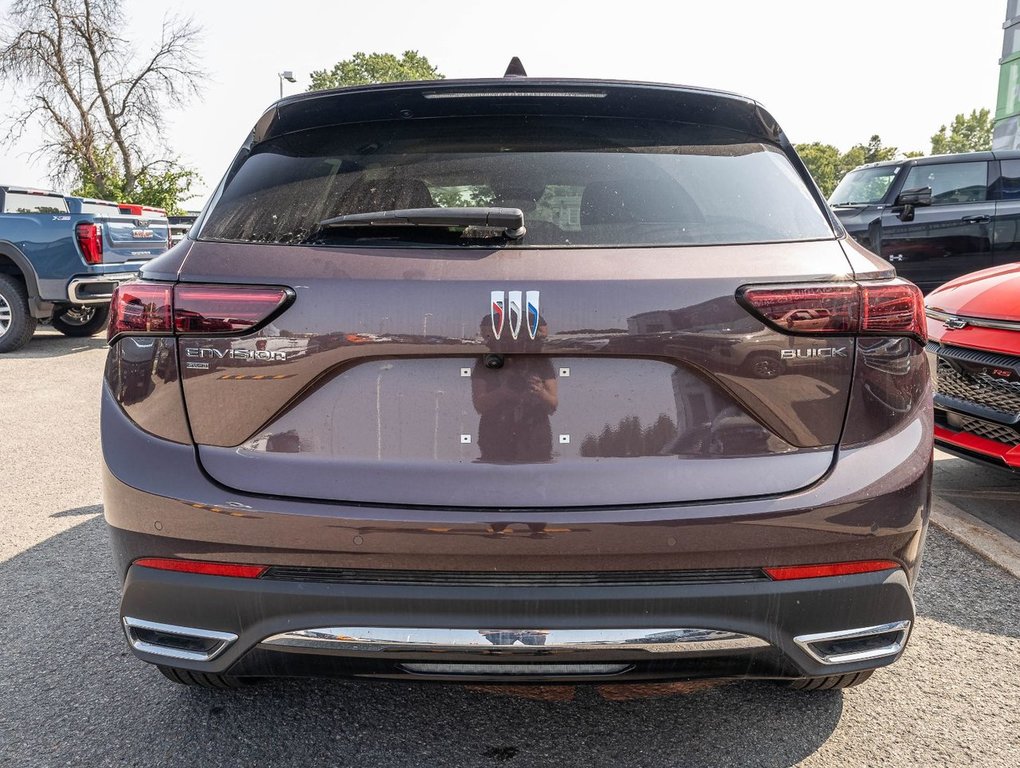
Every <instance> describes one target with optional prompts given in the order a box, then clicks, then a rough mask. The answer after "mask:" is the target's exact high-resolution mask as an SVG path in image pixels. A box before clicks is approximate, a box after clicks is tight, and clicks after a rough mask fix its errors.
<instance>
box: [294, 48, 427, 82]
mask: <svg viewBox="0 0 1020 768" xmlns="http://www.w3.org/2000/svg"><path fill="white" fill-rule="evenodd" d="M442 79H443V75H442V74H441V73H440V72H439V70H438V69H436V68H435V67H434V66H433V65H432V63H431V62H430V61H429V60H428V59H427V58H425V57H424V56H422V55H421V54H420V53H418V51H404V55H403V56H401V57H400V58H399V59H398V58H397V57H396V56H394V55H393V54H392V53H363V52H361V51H358V52H357V53H355V54H354V55H353V56H352V57H351V58H349V59H344V60H343V61H338V62H337V63H336V64H334V65H333V69H330V70H325V69H320V70H317V71H315V72H312V84H311V85H310V86H309V87H308V90H310V91H322V90H325V89H327V88H343V87H345V86H349V85H370V84H371V83H395V82H398V81H401V80H442Z"/></svg>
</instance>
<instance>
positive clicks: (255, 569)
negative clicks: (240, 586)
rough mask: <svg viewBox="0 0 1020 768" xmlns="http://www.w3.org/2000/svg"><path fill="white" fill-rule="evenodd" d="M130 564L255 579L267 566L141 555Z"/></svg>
mask: <svg viewBox="0 0 1020 768" xmlns="http://www.w3.org/2000/svg"><path fill="white" fill-rule="evenodd" d="M132 565H138V566H141V567H142V568H155V569H156V570H158V571H181V572H183V573H200V574H202V575H204V576H233V577H235V578H238V579H257V578H258V577H259V576H261V575H262V574H263V573H264V572H265V571H266V569H267V568H268V567H269V566H266V565H243V564H240V563H209V562H205V561H204V560H178V559H176V558H171V557H142V558H139V559H138V560H135V561H134V563H132Z"/></svg>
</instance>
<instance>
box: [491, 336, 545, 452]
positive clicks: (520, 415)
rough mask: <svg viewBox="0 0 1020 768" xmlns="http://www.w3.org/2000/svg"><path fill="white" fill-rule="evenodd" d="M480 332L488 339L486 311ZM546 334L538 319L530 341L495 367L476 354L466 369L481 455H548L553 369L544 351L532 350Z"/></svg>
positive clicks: (538, 348) (537, 346)
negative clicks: (470, 370)
mask: <svg viewBox="0 0 1020 768" xmlns="http://www.w3.org/2000/svg"><path fill="white" fill-rule="evenodd" d="M481 330H482V336H483V337H484V338H485V340H486V341H488V342H491V341H492V326H491V321H490V319H489V318H488V317H485V318H484V319H483V320H482V325H481ZM548 334H549V327H548V326H547V325H546V322H545V319H544V318H540V319H539V321H538V333H537V334H536V336H535V339H534V341H529V342H527V345H526V346H525V347H524V349H523V350H522V354H512V355H507V356H506V357H505V358H504V359H503V365H502V367H500V368H495V369H491V368H487V367H486V366H485V364H484V362H483V361H482V360H479V361H478V362H477V363H475V368H474V371H472V373H471V401H472V402H473V403H474V406H475V410H476V411H478V413H479V415H480V416H481V418H480V419H479V421H478V447H479V449H480V450H481V454H482V455H481V460H482V461H549V460H551V459H552V427H551V426H550V424H549V416H551V415H552V413H553V412H554V411H555V410H556V405H557V403H558V399H557V394H556V373H555V370H554V369H553V365H552V363H551V362H550V361H549V359H548V358H547V357H544V356H541V355H538V354H536V353H538V352H539V351H540V350H541V348H542V340H543V339H544V338H545V337H546V336H547V335H548Z"/></svg>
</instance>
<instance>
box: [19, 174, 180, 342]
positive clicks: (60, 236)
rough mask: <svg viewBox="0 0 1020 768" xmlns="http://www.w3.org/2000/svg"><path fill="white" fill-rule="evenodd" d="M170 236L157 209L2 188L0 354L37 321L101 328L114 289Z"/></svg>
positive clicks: (82, 330) (67, 329)
mask: <svg viewBox="0 0 1020 768" xmlns="http://www.w3.org/2000/svg"><path fill="white" fill-rule="evenodd" d="M169 236H170V229H169V223H168V221H167V217H166V213H165V212H164V211H162V210H160V209H158V208H149V207H146V206H141V205H128V204H123V203H113V202H109V201H106V200H89V199H84V198H80V197H66V196H64V195H62V194H60V193H59V192H52V191H47V190H36V189H26V188H20V187H13V186H3V185H0V353H2V352H11V351H13V350H16V349H19V348H21V347H22V346H24V345H25V344H27V343H28V340H29V339H31V338H32V334H33V332H34V331H35V328H36V325H37V324H38V323H39V322H40V321H41V322H48V323H50V324H51V325H52V326H53V327H54V328H56V329H57V330H58V331H60V332H61V333H64V334H66V335H68V336H91V335H92V334H94V333H97V332H99V331H100V330H102V328H103V327H105V325H106V320H107V315H108V314H109V305H110V297H111V295H112V294H113V289H114V287H115V286H116V285H118V284H119V283H122V282H124V281H126V280H130V279H132V278H133V277H134V276H135V274H136V273H137V271H138V268H139V267H140V266H141V265H142V264H144V263H145V262H146V261H148V260H149V259H151V258H152V257H153V256H158V255H159V254H161V253H163V252H164V251H166V249H167V248H168V247H169Z"/></svg>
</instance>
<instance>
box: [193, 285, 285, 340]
mask: <svg viewBox="0 0 1020 768" xmlns="http://www.w3.org/2000/svg"><path fill="white" fill-rule="evenodd" d="M287 295H288V294H287V291H286V290H285V289H283V288H264V287H261V286H217V285H186V284H181V285H178V286H177V290H176V291H175V292H174V327H175V329H176V330H177V333H194V334H209V333H213V334H216V333H244V332H246V331H249V330H251V328H253V327H254V326H255V325H257V324H258V323H261V322H262V321H263V320H265V319H266V318H267V317H269V316H270V315H272V314H273V313H274V312H276V310H277V309H278V308H279V307H280V306H282V305H283V303H284V302H285V301H286V300H287Z"/></svg>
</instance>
